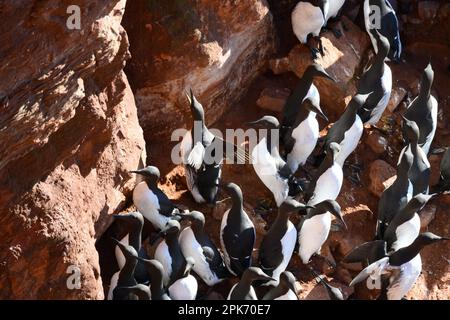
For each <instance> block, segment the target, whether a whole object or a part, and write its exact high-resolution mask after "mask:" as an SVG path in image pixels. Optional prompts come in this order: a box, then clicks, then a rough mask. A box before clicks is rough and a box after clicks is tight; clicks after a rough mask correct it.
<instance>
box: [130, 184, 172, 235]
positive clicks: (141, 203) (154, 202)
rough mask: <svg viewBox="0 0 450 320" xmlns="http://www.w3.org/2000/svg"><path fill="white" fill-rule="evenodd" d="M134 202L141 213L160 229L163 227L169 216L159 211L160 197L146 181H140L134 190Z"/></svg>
mask: <svg viewBox="0 0 450 320" xmlns="http://www.w3.org/2000/svg"><path fill="white" fill-rule="evenodd" d="M133 203H134V205H135V206H136V208H137V209H138V211H139V212H140V213H142V215H143V216H144V218H146V219H147V220H148V221H150V222H151V224H152V225H153V227H155V228H156V229H158V230H161V229H163V228H164V227H165V226H166V224H167V222H168V221H169V217H166V216H164V215H162V214H160V213H159V209H160V205H159V200H158V197H157V196H156V195H155V194H154V193H153V191H152V190H150V189H149V188H148V185H147V183H146V182H145V181H142V182H140V183H139V184H138V185H137V186H136V187H135V188H134V191H133Z"/></svg>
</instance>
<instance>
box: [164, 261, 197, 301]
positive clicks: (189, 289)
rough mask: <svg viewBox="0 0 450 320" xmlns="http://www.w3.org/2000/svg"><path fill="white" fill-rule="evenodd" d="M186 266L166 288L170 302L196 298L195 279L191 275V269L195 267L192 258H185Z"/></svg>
mask: <svg viewBox="0 0 450 320" xmlns="http://www.w3.org/2000/svg"><path fill="white" fill-rule="evenodd" d="M185 261H186V265H185V267H184V270H183V272H182V273H181V274H180V275H179V276H177V277H176V278H175V281H174V282H173V284H172V285H171V286H170V287H169V288H168V292H169V296H170V298H171V299H172V300H195V298H196V297H197V290H198V283H197V279H195V277H194V276H193V275H191V269H192V268H193V266H194V265H195V261H194V259H193V258H192V257H186V260H185Z"/></svg>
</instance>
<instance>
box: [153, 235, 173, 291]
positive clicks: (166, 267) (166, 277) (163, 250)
mask: <svg viewBox="0 0 450 320" xmlns="http://www.w3.org/2000/svg"><path fill="white" fill-rule="evenodd" d="M155 259H156V260H158V261H159V262H161V264H162V266H163V283H164V285H165V286H167V284H168V283H169V281H170V275H171V274H172V257H171V256H170V252H169V247H168V246H167V243H166V241H165V240H163V241H161V242H160V243H159V245H158V247H157V248H156V251H155Z"/></svg>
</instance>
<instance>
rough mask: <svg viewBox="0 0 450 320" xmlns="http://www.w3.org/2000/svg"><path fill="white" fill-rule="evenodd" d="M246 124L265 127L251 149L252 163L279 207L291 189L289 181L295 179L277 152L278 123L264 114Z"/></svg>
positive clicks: (275, 119)
mask: <svg viewBox="0 0 450 320" xmlns="http://www.w3.org/2000/svg"><path fill="white" fill-rule="evenodd" d="M248 124H249V125H251V126H253V127H255V128H261V129H265V130H260V132H266V135H263V136H262V137H261V136H260V137H259V138H260V140H259V142H258V144H257V145H256V146H255V147H254V148H253V150H252V153H251V158H252V164H253V169H254V170H255V172H256V174H257V175H258V177H259V179H260V180H261V181H262V183H263V184H264V185H265V186H266V187H267V189H269V190H270V191H271V192H272V194H273V197H274V198H275V202H276V204H277V206H278V207H279V206H281V204H282V203H283V201H284V200H285V199H286V198H287V197H288V196H289V194H290V191H292V188H290V183H291V182H292V181H295V178H294V176H293V173H292V171H291V169H289V166H288V165H287V163H286V162H285V161H284V160H283V159H282V158H281V156H280V153H279V145H278V144H279V130H278V129H279V127H280V123H279V122H278V120H277V118H275V117H272V116H264V117H262V118H261V119H259V120H256V121H253V122H249V123H248ZM294 183H296V182H294ZM297 187H298V185H297Z"/></svg>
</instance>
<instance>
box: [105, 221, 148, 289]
mask: <svg viewBox="0 0 450 320" xmlns="http://www.w3.org/2000/svg"><path fill="white" fill-rule="evenodd" d="M113 218H114V220H116V221H117V222H118V223H117V225H118V229H119V230H118V234H119V235H120V236H121V237H122V238H121V240H120V242H122V243H123V244H126V245H130V246H132V247H133V248H134V250H136V252H137V253H138V255H139V256H140V257H144V258H145V257H146V253H145V250H144V249H143V248H142V247H141V243H142V228H143V226H144V217H143V216H142V214H141V213H140V212H129V213H126V214H120V215H113ZM123 235H125V236H123ZM115 255H116V261H117V265H118V267H119V270H120V269H122V267H123V265H124V264H125V257H124V256H123V254H122V250H121V249H120V248H119V247H118V246H115ZM118 276H119V273H118V272H117V273H116V274H114V275H113V278H114V282H115V281H117V277H118ZM134 277H135V278H136V280H137V281H138V282H139V283H142V282H145V281H147V279H148V274H147V272H146V270H145V268H144V267H143V266H142V264H141V263H140V262H139V261H138V264H137V266H136V270H135V272H134Z"/></svg>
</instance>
